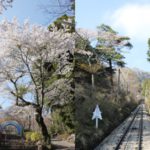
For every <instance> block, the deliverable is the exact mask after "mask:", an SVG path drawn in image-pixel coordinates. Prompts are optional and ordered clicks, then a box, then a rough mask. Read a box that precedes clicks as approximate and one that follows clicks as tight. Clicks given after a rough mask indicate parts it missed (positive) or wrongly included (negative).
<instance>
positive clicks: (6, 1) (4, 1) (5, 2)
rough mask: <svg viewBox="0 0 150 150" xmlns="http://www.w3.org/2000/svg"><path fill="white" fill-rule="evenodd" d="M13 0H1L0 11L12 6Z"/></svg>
mask: <svg viewBox="0 0 150 150" xmlns="http://www.w3.org/2000/svg"><path fill="white" fill-rule="evenodd" d="M12 2H13V0H0V13H2V12H3V10H6V9H7V8H8V7H12Z"/></svg>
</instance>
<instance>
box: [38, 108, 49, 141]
mask: <svg viewBox="0 0 150 150" xmlns="http://www.w3.org/2000/svg"><path fill="white" fill-rule="evenodd" d="M35 111H36V115H35V119H36V121H37V123H38V126H39V127H40V129H41V133H42V136H43V138H44V142H45V143H46V144H50V135H49V134H48V130H47V127H46V125H45V122H44V119H43V117H42V108H41V107H36V108H35Z"/></svg>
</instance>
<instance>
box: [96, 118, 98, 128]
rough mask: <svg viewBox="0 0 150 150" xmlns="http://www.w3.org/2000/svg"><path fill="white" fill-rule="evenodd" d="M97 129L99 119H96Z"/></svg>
mask: <svg viewBox="0 0 150 150" xmlns="http://www.w3.org/2000/svg"><path fill="white" fill-rule="evenodd" d="M96 129H98V118H96Z"/></svg>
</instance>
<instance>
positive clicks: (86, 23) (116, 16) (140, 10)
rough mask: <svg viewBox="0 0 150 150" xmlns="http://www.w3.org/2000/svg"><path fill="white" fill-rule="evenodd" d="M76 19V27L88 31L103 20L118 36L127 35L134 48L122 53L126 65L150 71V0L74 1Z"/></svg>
mask: <svg viewBox="0 0 150 150" xmlns="http://www.w3.org/2000/svg"><path fill="white" fill-rule="evenodd" d="M76 22H77V27H81V28H87V29H90V30H96V27H97V26H98V25H100V24H102V23H104V24H107V25H110V26H111V27H112V28H113V29H114V30H116V31H117V32H119V34H120V35H124V36H129V37H130V38H131V43H132V44H133V49H131V50H130V51H129V50H128V53H125V56H126V59H125V62H126V63H127V66H128V67H130V68H139V69H141V70H144V71H148V72H150V63H149V62H147V54H146V53H147V50H148V44H147V41H148V38H149V37H150V1H149V0H126V1H124V0H113V1H110V0H92V1H87V0H82V1H81V0H76Z"/></svg>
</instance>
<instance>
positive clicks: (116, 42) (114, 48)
mask: <svg viewBox="0 0 150 150" xmlns="http://www.w3.org/2000/svg"><path fill="white" fill-rule="evenodd" d="M98 33H100V36H99V37H98V38H97V40H98V43H97V46H96V49H97V53H98V54H99V56H100V57H101V58H102V59H103V61H107V62H108V63H110V61H111V62H113V63H114V64H116V65H119V66H121V67H122V66H124V64H125V63H124V61H123V59H124V56H123V55H122V54H121V49H122V48H124V47H129V48H132V45H131V43H129V41H128V40H130V38H129V37H126V36H118V33H117V32H116V31H114V30H113V29H112V28H111V27H110V26H108V25H104V24H102V25H101V26H99V27H98ZM109 65H110V64H109ZM110 67H111V68H112V66H110Z"/></svg>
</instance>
